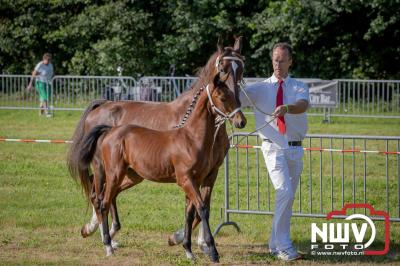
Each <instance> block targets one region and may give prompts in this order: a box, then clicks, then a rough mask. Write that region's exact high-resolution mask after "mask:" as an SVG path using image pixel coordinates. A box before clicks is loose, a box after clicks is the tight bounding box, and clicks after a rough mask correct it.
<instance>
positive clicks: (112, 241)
mask: <svg viewBox="0 0 400 266" xmlns="http://www.w3.org/2000/svg"><path fill="white" fill-rule="evenodd" d="M111 246H112V248H113V249H117V248H119V243H118V242H117V241H114V240H111Z"/></svg>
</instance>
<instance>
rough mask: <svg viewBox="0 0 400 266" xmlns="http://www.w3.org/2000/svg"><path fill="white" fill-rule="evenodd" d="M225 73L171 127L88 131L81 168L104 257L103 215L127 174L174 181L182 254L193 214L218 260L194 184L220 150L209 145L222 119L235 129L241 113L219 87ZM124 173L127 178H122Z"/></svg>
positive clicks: (110, 249)
mask: <svg viewBox="0 0 400 266" xmlns="http://www.w3.org/2000/svg"><path fill="white" fill-rule="evenodd" d="M228 76H229V74H221V73H219V72H217V73H216V74H215V78H214V81H213V82H212V83H210V84H204V85H203V86H202V87H200V89H199V90H198V93H197V94H196V97H195V98H196V101H195V102H194V103H193V105H192V106H190V107H189V109H191V111H190V112H189V115H187V116H186V115H185V117H184V118H183V120H182V121H183V122H182V123H181V124H180V126H178V127H177V128H176V129H173V130H168V131H157V130H153V129H148V128H144V127H140V126H136V125H122V126H116V127H111V126H109V125H98V126H96V127H94V128H93V129H92V130H91V131H90V133H89V134H88V135H86V137H85V138H84V140H83V142H82V147H83V149H84V150H85V152H84V153H82V154H81V158H80V159H81V164H82V167H88V165H89V164H90V163H91V162H92V163H93V164H92V165H93V173H94V178H93V184H94V187H95V197H92V198H91V203H92V204H93V206H94V209H95V211H96V214H97V218H98V220H99V222H100V224H101V229H102V230H101V231H102V236H103V243H104V245H105V249H106V255H107V256H110V255H112V253H113V247H112V246H111V236H110V231H109V227H108V212H109V210H110V206H111V203H112V202H113V201H115V199H116V197H117V195H118V193H119V190H120V185H121V184H122V183H123V181H124V179H125V177H126V176H127V177H128V178H129V179H130V180H131V181H132V184H139V183H140V182H141V181H143V180H144V179H147V180H150V181H154V182H160V183H176V184H177V185H178V186H179V187H180V188H181V189H182V190H183V191H184V192H185V195H186V201H187V204H186V210H185V217H186V222H185V237H184V241H183V247H184V249H185V252H186V256H187V258H189V259H193V258H194V255H193V253H192V249H191V233H192V226H193V221H194V217H195V213H197V215H198V216H199V217H200V219H201V221H202V226H203V231H204V235H205V242H206V244H207V247H208V249H209V251H210V252H209V256H210V258H211V261H212V262H218V261H219V255H218V251H217V249H216V247H215V242H214V238H213V236H212V233H211V230H210V226H209V210H208V207H207V206H206V205H205V203H204V201H203V199H202V197H201V193H200V186H201V185H202V184H203V182H204V180H205V179H206V178H207V174H208V173H209V172H210V170H211V169H212V168H213V165H212V163H211V162H210V161H212V160H211V158H212V156H213V150H214V149H221V148H222V149H223V150H225V149H224V147H219V146H216V145H215V144H214V139H215V136H216V133H218V132H217V131H218V130H219V128H220V127H218V126H216V125H215V119H216V117H217V116H220V117H221V118H222V121H223V122H224V121H225V120H228V119H230V120H231V121H232V122H233V123H234V124H236V125H238V127H241V125H244V115H243V113H242V112H241V110H240V106H238V104H237V101H236V98H235V95H234V93H232V91H230V90H229V88H228V87H227V85H226V84H225V83H224V81H226V79H227V77H228ZM128 171H129V175H128Z"/></svg>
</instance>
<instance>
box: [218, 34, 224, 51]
mask: <svg viewBox="0 0 400 266" xmlns="http://www.w3.org/2000/svg"><path fill="white" fill-rule="evenodd" d="M217 49H218V53H219V54H222V52H223V51H224V46H223V41H222V37H221V36H219V37H218V42H217Z"/></svg>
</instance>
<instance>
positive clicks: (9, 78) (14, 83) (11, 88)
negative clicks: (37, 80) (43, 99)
mask: <svg viewBox="0 0 400 266" xmlns="http://www.w3.org/2000/svg"><path fill="white" fill-rule="evenodd" d="M30 78H31V76H29V75H0V108H2V109H37V108H38V106H39V97H38V94H37V93H36V92H35V91H33V92H30V91H28V90H27V87H28V85H29V81H30ZM33 103H34V105H33Z"/></svg>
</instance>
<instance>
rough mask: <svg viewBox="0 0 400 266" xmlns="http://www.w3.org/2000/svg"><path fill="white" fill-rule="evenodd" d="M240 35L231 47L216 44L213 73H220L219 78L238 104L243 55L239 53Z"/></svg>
mask: <svg viewBox="0 0 400 266" xmlns="http://www.w3.org/2000/svg"><path fill="white" fill-rule="evenodd" d="M241 51H242V37H237V38H236V41H235V45H234V46H233V47H225V48H223V47H222V45H221V44H218V51H217V57H216V59H215V74H214V77H215V75H217V74H219V75H221V79H223V80H226V81H225V83H226V84H227V86H228V87H229V89H230V90H231V91H232V92H233V93H234V94H235V97H236V101H237V103H238V105H239V106H240V100H239V88H240V84H241V83H242V82H243V72H244V57H243V56H242V55H241Z"/></svg>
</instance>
